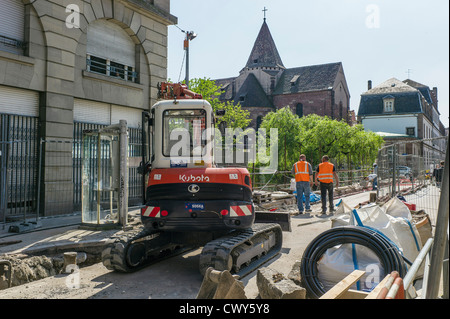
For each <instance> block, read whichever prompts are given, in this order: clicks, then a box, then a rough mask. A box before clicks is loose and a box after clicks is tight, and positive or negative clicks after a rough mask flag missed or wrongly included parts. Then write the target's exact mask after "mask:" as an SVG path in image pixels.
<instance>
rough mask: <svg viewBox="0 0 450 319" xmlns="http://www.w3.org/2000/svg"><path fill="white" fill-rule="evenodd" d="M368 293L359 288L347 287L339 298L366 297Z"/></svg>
mask: <svg viewBox="0 0 450 319" xmlns="http://www.w3.org/2000/svg"><path fill="white" fill-rule="evenodd" d="M368 294H369V293H368V292H365V291H361V290H355V289H349V290H348V291H346V292H345V293H344V294H343V295H342V296H341V297H340V299H366V297H367V295H368Z"/></svg>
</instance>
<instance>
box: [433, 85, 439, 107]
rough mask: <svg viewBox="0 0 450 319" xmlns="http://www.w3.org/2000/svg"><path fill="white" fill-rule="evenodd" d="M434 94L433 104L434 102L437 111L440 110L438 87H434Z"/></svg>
mask: <svg viewBox="0 0 450 319" xmlns="http://www.w3.org/2000/svg"><path fill="white" fill-rule="evenodd" d="M432 92H433V94H432V96H433V102H434V105H436V110H437V108H438V96H437V87H434V88H433V91H432Z"/></svg>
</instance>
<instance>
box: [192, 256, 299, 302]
mask: <svg viewBox="0 0 450 319" xmlns="http://www.w3.org/2000/svg"><path fill="white" fill-rule="evenodd" d="M256 281H257V286H258V292H259V298H261V299H306V289H305V288H303V287H301V286H300V261H297V262H296V263H295V264H294V267H293V268H292V271H291V272H290V273H289V275H288V276H287V277H285V275H283V274H282V273H280V272H278V271H276V270H274V269H271V268H269V267H265V268H260V269H258V272H257V275H256ZM197 299H247V296H246V295H245V291H244V284H243V283H242V282H241V281H239V276H236V275H234V276H233V275H231V273H230V272H229V271H228V270H224V271H217V270H214V269H213V268H209V269H208V270H207V271H206V273H205V277H204V278H203V283H202V286H201V287H200V290H199V292H198V295H197Z"/></svg>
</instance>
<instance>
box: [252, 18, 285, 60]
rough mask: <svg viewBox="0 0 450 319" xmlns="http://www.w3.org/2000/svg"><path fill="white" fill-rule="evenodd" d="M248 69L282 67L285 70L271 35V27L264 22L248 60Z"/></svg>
mask: <svg viewBox="0 0 450 319" xmlns="http://www.w3.org/2000/svg"><path fill="white" fill-rule="evenodd" d="M245 67H246V68H255V67H281V68H284V66H283V62H282V61H281V57H280V54H279V53H278V50H277V47H276V45H275V42H274V41H273V38H272V35H271V34H270V31H269V27H268V26H267V23H266V21H265V20H264V22H263V24H262V26H261V29H260V30H259V34H258V37H257V38H256V40H255V43H254V45H253V49H252V51H251V53H250V56H249V58H248V60H247V64H246V65H245Z"/></svg>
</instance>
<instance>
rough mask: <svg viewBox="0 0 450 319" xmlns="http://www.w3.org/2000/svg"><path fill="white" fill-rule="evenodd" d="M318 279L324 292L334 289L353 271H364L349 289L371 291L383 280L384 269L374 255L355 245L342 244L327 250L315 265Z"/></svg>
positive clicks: (366, 249)
mask: <svg viewBox="0 0 450 319" xmlns="http://www.w3.org/2000/svg"><path fill="white" fill-rule="evenodd" d="M317 269H318V277H319V280H320V282H321V283H322V285H323V287H324V289H325V290H329V289H331V288H332V287H334V286H335V285H336V284H337V283H338V282H339V281H341V280H342V279H344V278H345V277H346V276H347V275H348V274H350V273H351V272H352V271H353V270H355V269H361V270H364V271H366V274H365V275H364V276H362V277H361V279H360V280H359V281H358V282H356V283H355V284H354V285H353V286H352V287H351V289H355V290H363V291H371V290H372V289H373V288H375V286H376V285H378V283H380V282H381V280H383V278H384V269H383V267H382V266H381V262H380V260H379V258H378V257H377V256H376V254H375V253H374V252H373V251H372V250H371V249H369V248H367V247H365V246H362V245H357V244H343V245H338V246H335V247H333V248H330V249H327V251H326V252H325V254H324V255H323V257H322V258H321V259H320V261H319V262H318V263H317Z"/></svg>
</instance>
